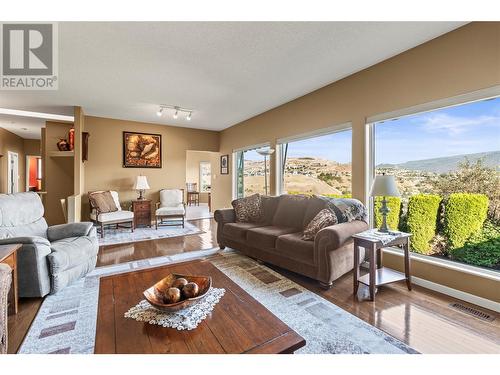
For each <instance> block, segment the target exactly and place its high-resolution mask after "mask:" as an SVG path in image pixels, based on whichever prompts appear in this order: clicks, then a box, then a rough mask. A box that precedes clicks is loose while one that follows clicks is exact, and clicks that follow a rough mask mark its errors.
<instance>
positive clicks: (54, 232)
mask: <svg viewBox="0 0 500 375" xmlns="http://www.w3.org/2000/svg"><path fill="white" fill-rule="evenodd" d="M92 228H93V224H92V223H90V222H88V221H84V222H80V223H69V224H60V225H53V226H51V227H49V229H48V230H47V237H48V238H49V241H51V242H52V241H57V240H62V239H63V238H69V237H84V236H89V235H91V234H92Z"/></svg>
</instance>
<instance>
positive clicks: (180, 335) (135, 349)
mask: <svg viewBox="0 0 500 375" xmlns="http://www.w3.org/2000/svg"><path fill="white" fill-rule="evenodd" d="M169 273H179V274H187V275H207V276H211V277H212V285H213V286H214V287H217V288H224V289H226V293H225V294H224V296H223V297H222V299H221V300H220V301H219V303H218V304H217V305H216V306H215V308H214V310H213V311H212V313H211V314H210V315H209V316H208V317H207V318H206V319H205V320H204V321H203V322H201V323H200V325H198V327H197V328H195V329H194V330H191V331H178V330H176V329H172V328H165V327H160V326H157V325H152V324H149V323H142V322H137V321H135V320H133V319H128V318H124V317H123V314H124V313H125V312H126V311H127V310H128V309H129V308H131V307H133V306H135V305H136V304H137V303H138V302H139V301H141V300H142V299H144V297H143V295H142V292H143V291H144V290H146V289H147V288H149V287H150V286H151V285H153V284H154V283H155V282H157V281H158V280H160V279H162V278H163V277H165V276H166V275H167V274H169ZM100 283H101V284H100V291H99V307H98V315H97V332H96V342H95V349H94V351H95V353H103V354H104V353H144V354H148V353H175V354H181V353H193V354H196V353H200V354H201V353H214V354H215V353H259V354H265V353H269V354H273V353H293V352H294V351H295V350H297V349H299V348H301V347H303V346H304V345H305V343H306V342H305V340H304V339H303V338H302V337H301V336H300V335H299V334H297V333H296V332H295V331H294V330H292V329H291V328H290V327H288V326H287V325H286V324H285V323H283V322H282V321H281V320H279V319H278V318H277V317H276V316H274V315H273V314H272V313H271V312H270V311H269V310H267V309H266V308H265V307H264V306H262V305H261V304H260V303H259V302H257V301H256V300H255V299H254V298H253V297H251V296H250V295H249V294H248V293H246V292H245V291H244V290H243V289H241V288H240V287H239V286H238V285H236V284H235V283H234V282H233V281H232V280H231V279H229V278H228V277H227V276H226V275H224V274H223V273H222V272H221V271H219V270H218V269H217V268H216V267H215V266H214V265H212V263H210V262H209V261H207V260H197V261H191V262H185V263H178V264H174V265H168V266H163V267H158V268H153V269H147V270H139V271H134V272H129V273H126V274H120V275H113V276H107V277H103V278H101V281H100Z"/></svg>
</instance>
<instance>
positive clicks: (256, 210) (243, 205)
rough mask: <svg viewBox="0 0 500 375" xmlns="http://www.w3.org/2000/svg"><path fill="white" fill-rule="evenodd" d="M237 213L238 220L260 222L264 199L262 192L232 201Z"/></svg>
mask: <svg viewBox="0 0 500 375" xmlns="http://www.w3.org/2000/svg"><path fill="white" fill-rule="evenodd" d="M231 204H232V206H233V208H234V212H235V214H236V221H239V222H242V223H258V222H260V221H261V218H262V200H261V197H260V194H252V195H250V196H248V197H245V198H239V199H235V200H234V201H232V202H231Z"/></svg>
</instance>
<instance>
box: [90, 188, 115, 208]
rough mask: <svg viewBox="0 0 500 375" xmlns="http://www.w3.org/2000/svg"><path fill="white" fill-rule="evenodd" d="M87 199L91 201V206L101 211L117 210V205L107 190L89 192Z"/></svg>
mask: <svg viewBox="0 0 500 375" xmlns="http://www.w3.org/2000/svg"><path fill="white" fill-rule="evenodd" d="M89 199H90V201H91V202H92V206H93V207H96V208H97V209H98V210H99V212H101V213H106V212H115V211H118V207H116V204H115V201H114V199H113V196H112V195H111V192H109V191H99V192H94V193H90V194H89Z"/></svg>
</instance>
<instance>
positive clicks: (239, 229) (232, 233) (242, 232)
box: [222, 223, 261, 243]
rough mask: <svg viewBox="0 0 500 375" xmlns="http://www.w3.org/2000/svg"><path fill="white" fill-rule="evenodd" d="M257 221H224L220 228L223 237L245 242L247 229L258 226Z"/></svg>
mask: <svg viewBox="0 0 500 375" xmlns="http://www.w3.org/2000/svg"><path fill="white" fill-rule="evenodd" d="M260 226H261V224H257V223H226V224H224V227H223V228H222V233H223V234H224V237H225V238H227V239H228V240H231V241H236V242H240V243H245V242H246V239H247V230H249V229H253V228H257V227H260Z"/></svg>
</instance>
